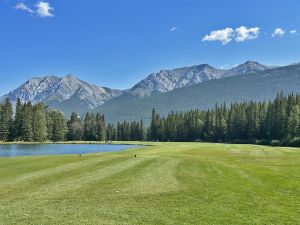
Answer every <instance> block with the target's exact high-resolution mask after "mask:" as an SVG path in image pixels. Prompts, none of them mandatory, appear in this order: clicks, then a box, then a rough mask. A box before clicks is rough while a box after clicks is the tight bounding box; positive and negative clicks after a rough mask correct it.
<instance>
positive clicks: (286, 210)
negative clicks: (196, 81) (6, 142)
mask: <svg viewBox="0 0 300 225" xmlns="http://www.w3.org/2000/svg"><path fill="white" fill-rule="evenodd" d="M151 145H153V146H149V147H145V148H141V149H135V150H127V151H123V152H118V153H104V154H103V153H102V154H91V155H83V156H81V157H80V156H78V155H65V156H43V157H17V158H0V224H1V225H2V224H3V225H10V224H18V225H22V224H35V225H54V224H80V225H83V224H91V225H96V224H108V225H109V224H130V225H134V224H155V225H159V224H180V225H184V224H226V225H228V224H251V225H253V224H292V225H295V224H300V149H293V148H272V147H265V146H254V145H230V147H229V145H226V144H207V143H151ZM228 148H229V150H228ZM135 154H136V155H137V157H136V158H135V157H134V155H135Z"/></svg>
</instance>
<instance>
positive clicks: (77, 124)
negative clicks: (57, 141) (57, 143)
mask: <svg viewBox="0 0 300 225" xmlns="http://www.w3.org/2000/svg"><path fill="white" fill-rule="evenodd" d="M82 136H83V131H82V124H81V120H80V118H79V116H78V115H77V114H76V113H74V112H73V113H72V115H71V118H70V120H69V121H68V134H67V137H68V140H69V141H76V140H78V141H80V140H82V138H83V137H82Z"/></svg>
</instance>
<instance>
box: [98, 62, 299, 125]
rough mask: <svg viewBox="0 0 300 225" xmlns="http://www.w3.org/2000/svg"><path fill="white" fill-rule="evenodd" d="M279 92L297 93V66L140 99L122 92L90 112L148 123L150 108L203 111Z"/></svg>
mask: <svg viewBox="0 0 300 225" xmlns="http://www.w3.org/2000/svg"><path fill="white" fill-rule="evenodd" d="M280 91H283V92H284V93H285V94H289V93H292V92H293V93H298V92H300V65H291V66H286V67H279V68H274V69H269V70H265V71H262V72H256V73H250V74H245V75H240V76H232V77H227V78H222V79H217V80H210V81H206V82H203V83H200V84H196V85H192V86H189V87H184V88H179V89H175V90H173V91H170V92H167V93H163V94H158V95H154V96H151V97H146V98H143V99H139V98H131V97H130V96H128V95H122V96H120V97H117V98H114V99H112V100H111V101H109V102H107V103H105V104H103V105H101V106H100V107H98V108H96V109H95V110H93V112H100V113H102V114H104V115H105V116H106V119H107V121H108V122H117V121H118V120H120V121H121V120H127V121H133V120H140V119H141V118H143V119H144V120H145V122H146V123H147V124H149V123H150V118H151V113H150V112H151V110H152V108H153V107H154V108H155V109H156V110H157V111H158V112H160V114H161V115H167V114H168V113H169V112H170V111H187V110H190V109H202V110H203V109H204V110H205V109H208V108H213V107H214V105H215V104H216V103H218V104H219V105H220V104H222V103H224V102H226V103H227V104H230V103H232V102H242V101H251V100H252V101H264V100H266V101H268V100H272V99H274V98H275V97H276V94H277V93H278V92H280Z"/></svg>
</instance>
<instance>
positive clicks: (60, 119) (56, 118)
mask: <svg viewBox="0 0 300 225" xmlns="http://www.w3.org/2000/svg"><path fill="white" fill-rule="evenodd" d="M50 117H51V120H52V122H53V124H52V141H54V142H58V141H64V140H65V137H66V133H67V123H66V119H65V115H64V114H63V113H62V112H60V111H57V110H56V111H52V112H50Z"/></svg>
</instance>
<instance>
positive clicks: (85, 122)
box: [0, 98, 146, 142]
mask: <svg viewBox="0 0 300 225" xmlns="http://www.w3.org/2000/svg"><path fill="white" fill-rule="evenodd" d="M14 112H15V113H14ZM108 140H121V141H129V140H138V141H144V140H146V128H145V126H144V122H143V120H141V121H140V122H135V121H134V122H131V123H129V122H126V121H124V122H122V123H118V124H117V125H116V126H115V125H114V124H108V125H107V126H106V124H105V118H104V115H102V114H100V113H97V114H96V115H95V114H93V113H86V115H85V117H84V118H80V117H79V115H77V114H76V113H72V115H71V117H70V119H69V120H67V119H66V118H65V115H64V114H63V113H62V112H61V111H58V110H53V109H49V108H48V107H47V106H46V105H44V104H43V103H38V104H35V105H33V104H32V103H31V102H30V101H29V102H25V103H22V102H21V100H20V99H18V100H17V102H16V106H15V111H14V110H13V105H12V103H11V101H10V100H9V99H8V98H7V99H6V100H5V101H4V102H3V103H0V141H2V142H10V141H19V142H45V141H53V142H59V141H108Z"/></svg>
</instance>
